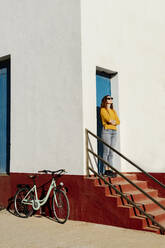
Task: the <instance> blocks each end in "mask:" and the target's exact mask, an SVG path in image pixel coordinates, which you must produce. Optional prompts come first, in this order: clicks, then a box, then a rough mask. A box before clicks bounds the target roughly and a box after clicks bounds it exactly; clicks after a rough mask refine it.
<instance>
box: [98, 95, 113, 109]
mask: <svg viewBox="0 0 165 248" xmlns="http://www.w3.org/2000/svg"><path fill="white" fill-rule="evenodd" d="M108 96H110V95H106V96H104V97H103V99H102V100H101V108H107V97H108ZM110 108H111V109H113V103H111V105H110Z"/></svg>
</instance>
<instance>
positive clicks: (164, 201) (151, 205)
mask: <svg viewBox="0 0 165 248" xmlns="http://www.w3.org/2000/svg"><path fill="white" fill-rule="evenodd" d="M154 200H156V201H157V202H159V203H160V204H162V205H163V206H165V198H160V197H154ZM136 203H139V204H141V205H143V206H144V207H145V210H146V211H150V210H155V209H157V208H159V209H160V207H159V206H158V205H157V204H156V203H154V202H153V201H152V200H150V199H148V200H147V199H146V200H140V201H136Z"/></svg>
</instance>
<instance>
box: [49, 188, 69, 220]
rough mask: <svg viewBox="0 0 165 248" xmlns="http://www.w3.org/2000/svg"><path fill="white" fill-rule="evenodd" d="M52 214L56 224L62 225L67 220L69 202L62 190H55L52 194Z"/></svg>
mask: <svg viewBox="0 0 165 248" xmlns="http://www.w3.org/2000/svg"><path fill="white" fill-rule="evenodd" d="M52 205H53V212H54V216H55V219H56V220H57V222H58V223H61V224H64V223H65V222H66V221H67V219H68V218H69V212H70V207H69V201H68V197H67V196H66V194H65V192H64V191H63V190H60V189H58V190H55V191H54V194H53V202H52Z"/></svg>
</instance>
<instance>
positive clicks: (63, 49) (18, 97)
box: [0, 0, 165, 175]
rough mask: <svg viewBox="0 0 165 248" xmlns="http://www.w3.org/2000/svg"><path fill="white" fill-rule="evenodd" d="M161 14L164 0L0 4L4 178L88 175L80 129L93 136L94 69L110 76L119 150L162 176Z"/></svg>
mask: <svg viewBox="0 0 165 248" xmlns="http://www.w3.org/2000/svg"><path fill="white" fill-rule="evenodd" d="M164 8H165V3H164V1H163V0H158V1H154V0H150V1H142V0H138V1H130V0H125V1H122V0H117V1H116V0H102V1H100V0H81V1H80V0H79V1H78V0H69V1H68V0H54V1H53V0H48V1H43V0H40V1H39V0H36V1H32V0H29V1H26V0H22V1H19V0H16V1H11V0H6V1H5V2H3V13H2V14H1V16H0V23H1V34H2V37H3V39H1V40H0V63H2V62H3V61H5V59H6V58H7V59H10V99H8V100H10V166H9V168H10V169H9V172H10V173H11V174H12V173H37V172H38V170H42V169H50V170H57V169H60V168H65V169H66V170H67V171H68V173H69V175H86V154H85V128H87V129H89V130H91V131H92V132H93V133H97V131H96V130H97V120H96V119H97V116H96V70H97V68H102V71H105V72H107V71H108V72H110V71H112V72H115V73H116V74H115V75H116V76H114V77H113V78H112V79H111V91H112V95H113V96H114V101H115V102H114V105H115V109H116V110H117V112H118V115H119V118H120V121H121V124H120V128H119V129H120V134H119V136H118V145H117V148H118V149H119V150H120V152H121V153H123V154H124V155H126V156H128V158H130V159H132V160H133V161H134V162H135V163H137V164H139V165H140V166H141V167H142V168H143V169H145V170H146V171H149V172H155V173H162V174H163V173H164V172H165V156H164V146H165V132H164V126H165V118H164V117H165V101H164V98H165V74H164V62H165V48H164V44H165V32H164V26H165V18H164ZM6 56H7V57H6ZM116 161H118V162H119V164H120V166H119V169H120V170H121V171H123V172H125V171H134V169H133V167H130V165H129V164H128V163H126V162H124V161H123V160H121V161H119V160H116ZM3 174H4V173H3Z"/></svg>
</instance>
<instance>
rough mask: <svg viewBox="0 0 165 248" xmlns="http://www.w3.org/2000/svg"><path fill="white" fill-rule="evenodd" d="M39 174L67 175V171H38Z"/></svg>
mask: <svg viewBox="0 0 165 248" xmlns="http://www.w3.org/2000/svg"><path fill="white" fill-rule="evenodd" d="M38 173H45V174H48V173H51V174H52V175H54V174H58V175H60V174H62V173H66V170H65V169H60V170H57V171H51V170H42V171H38Z"/></svg>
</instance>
